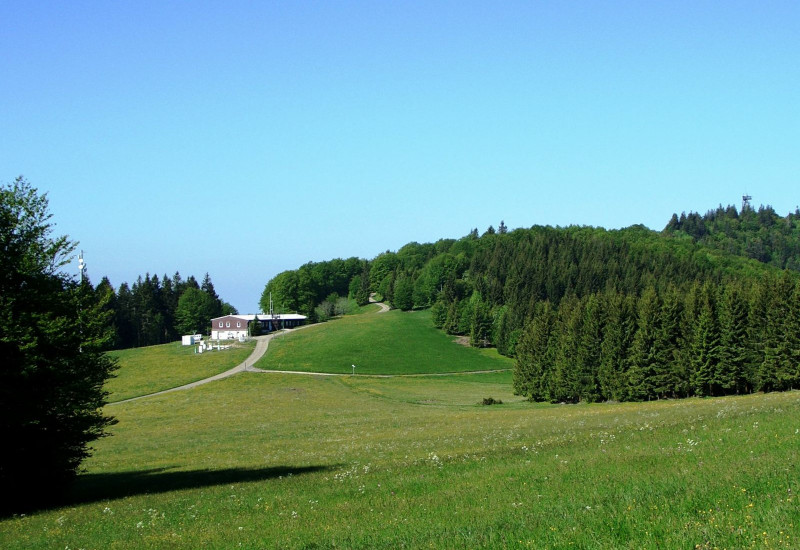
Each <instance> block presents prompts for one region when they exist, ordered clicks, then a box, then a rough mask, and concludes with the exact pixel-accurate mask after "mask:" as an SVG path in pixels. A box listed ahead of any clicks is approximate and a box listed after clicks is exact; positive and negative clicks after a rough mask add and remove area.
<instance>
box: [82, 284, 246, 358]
mask: <svg viewBox="0 0 800 550" xmlns="http://www.w3.org/2000/svg"><path fill="white" fill-rule="evenodd" d="M94 293H95V295H96V299H97V301H98V303H102V304H104V306H103V307H104V308H105V309H106V310H107V311H110V317H111V319H113V331H112V332H113V338H112V341H111V342H110V346H109V347H110V348H111V349H125V348H132V347H141V346H152V345H156V344H165V343H168V342H173V341H175V340H179V339H180V337H181V335H183V334H198V333H199V334H208V333H209V331H210V327H211V325H210V321H211V319H212V318H214V317H220V316H222V315H227V314H230V313H236V310H235V308H234V307H233V306H231V305H230V304H227V303H226V302H224V301H222V300H221V299H220V297H219V296H218V295H217V293H216V291H215V290H214V284H213V283H212V282H211V278H210V277H209V276H208V273H206V275H205V277H204V278H203V281H202V283H198V282H197V280H196V279H195V278H194V276H189V277H188V278H187V279H186V280H184V279H183V278H182V277H181V275H180V273H177V272H176V273H175V275H173V276H172V277H168V276H167V275H164V276H163V277H162V278H159V277H158V275H152V276H151V275H150V274H149V273H148V274H146V275H145V276H144V278H142V277H141V276H139V277H138V278H137V280H136V282H134V283H133V285H130V286H129V285H128V283H122V284H121V285H120V286H119V288H118V289H117V290H116V291H115V290H114V287H113V286H112V285H111V282H110V281H109V280H108V278H107V277H103V279H102V280H101V281H100V283H99V284H98V285H97V286H96V287H94Z"/></svg>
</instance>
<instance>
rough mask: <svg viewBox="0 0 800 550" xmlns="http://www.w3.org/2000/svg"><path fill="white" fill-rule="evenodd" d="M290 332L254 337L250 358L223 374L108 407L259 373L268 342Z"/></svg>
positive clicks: (114, 403)
mask: <svg viewBox="0 0 800 550" xmlns="http://www.w3.org/2000/svg"><path fill="white" fill-rule="evenodd" d="M308 326H313V325H303V326H302V327H297V328H295V329H291V330H300V329H302V328H305V327H308ZM291 330H290V329H284V330H281V331H278V332H273V333H272V334H267V335H264V336H256V337H255V340H256V347H255V349H254V350H253V353H251V354H250V356H249V357H248V358H247V359H245V360H244V362H242V363H239V364H238V365H236V366H235V367H233V368H232V369H228V370H226V371H225V372H221V373H219V374H215V375H214V376H209V377H208V378H203V379H202V380H197V381H195V382H190V383H189V384H184V385H183V386H176V387H174V388H170V389H168V390H162V391H158V392H155V393H148V394H146V395H140V396H138V397H131V398H130V399H123V400H122V401H115V402H113V403H109V405H118V404H120V403H128V402H130V401H136V400H138V399H144V398H146V397H153V396H155V395H162V394H165V393H170V392H173V391H181V390H190V389H192V388H196V387H197V386H201V385H203V384H208V383H209V382H213V381H214V380H222V379H223V378H227V377H229V376H233V375H234V374H238V373H240V372H245V371H254V372H259V371H260V370H261V369H256V368H253V365H254V364H255V363H256V361H258V360H259V359H261V358H262V357H263V356H264V354H265V353H266V352H267V348H269V342H270V340H272V339H273V338H275V337H277V336H280V335H281V334H283V333H285V332H290V331H291Z"/></svg>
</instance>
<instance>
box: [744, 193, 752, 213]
mask: <svg viewBox="0 0 800 550" xmlns="http://www.w3.org/2000/svg"><path fill="white" fill-rule="evenodd" d="M751 200H753V197H751V196H750V195H748V194H747V193H745V194H744V195H742V212H744V211H745V209H747V208H750V201H751Z"/></svg>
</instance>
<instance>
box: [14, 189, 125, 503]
mask: <svg viewBox="0 0 800 550" xmlns="http://www.w3.org/2000/svg"><path fill="white" fill-rule="evenodd" d="M50 219H51V214H50V213H49V211H48V200H47V196H46V195H41V194H39V193H38V192H37V190H36V189H35V188H33V187H31V185H30V184H29V183H28V182H27V181H26V180H24V179H23V178H21V177H20V178H17V180H16V181H14V183H13V184H10V185H6V186H3V187H2V188H0V356H2V366H0V441H2V442H3V452H2V453H0V495H2V499H3V500H2V507H3V509H4V510H5V511H9V510H18V509H24V508H25V507H26V506H34V505H39V504H42V503H44V502H45V500H47V499H48V498H52V497H55V496H57V495H58V493H59V492H60V491H61V490H63V489H64V487H65V486H66V485H67V483H68V482H69V481H70V480H71V479H72V478H73V477H74V476H75V474H76V473H77V471H78V469H79V467H80V464H81V462H82V461H83V459H85V458H86V457H87V456H88V455H89V453H90V448H89V444H90V443H91V442H92V441H94V440H96V439H97V438H99V437H102V436H104V435H106V433H107V432H106V429H107V428H108V427H109V426H110V425H111V424H112V423H113V422H114V421H113V419H112V418H111V417H109V416H106V415H104V414H103V412H102V407H103V405H104V404H105V398H106V395H107V394H106V392H105V391H104V390H103V384H104V382H105V381H106V379H107V378H108V377H109V376H111V374H112V372H113V371H114V369H115V363H114V361H113V360H112V359H111V358H110V357H109V356H107V355H106V354H104V353H103V351H102V350H103V348H104V346H105V345H106V342H107V340H108V339H109V338H110V337H111V331H110V330H109V329H110V327H111V313H110V310H109V309H108V307H107V306H108V301H109V299H110V294H109V293H108V292H107V291H106V290H103V289H100V290H99V291H97V292H95V289H93V288H92V287H91V285H90V284H88V282H78V281H76V280H74V278H72V277H70V276H68V275H66V274H65V273H64V272H63V271H62V268H63V267H64V266H65V265H66V263H67V262H68V261H69V259H70V255H71V254H72V253H73V252H74V250H75V248H76V245H75V244H74V243H72V242H71V241H70V240H69V239H68V238H67V237H66V236H53V234H52V233H53V226H52V224H51V222H50Z"/></svg>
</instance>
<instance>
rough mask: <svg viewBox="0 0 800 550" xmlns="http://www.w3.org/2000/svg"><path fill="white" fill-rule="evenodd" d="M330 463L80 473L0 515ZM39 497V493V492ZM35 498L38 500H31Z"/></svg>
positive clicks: (253, 477) (320, 469) (310, 469)
mask: <svg viewBox="0 0 800 550" xmlns="http://www.w3.org/2000/svg"><path fill="white" fill-rule="evenodd" d="M336 467H337V466H336V465H330V466H303V467H291V466H275V467H272V468H228V469H224V470H188V471H169V470H170V468H154V469H149V470H138V471H133V472H116V473H108V474H82V475H79V476H78V477H77V479H76V480H75V481H74V483H73V484H72V486H71V487H70V488H69V489H68V490H67V491H66V492H65V493H64V494H63V495H54V494H52V492H50V493H49V494H47V496H46V497H45V499H46V501H45V499H36V498H35V496H34V494H35V493H36V492H37V491H32V492H31V493H33V494H31V493H29V495H28V496H29V498H30V501H29V502H19V501H18V502H17V503H16V504H17V505H16V506H14V508H16V509H15V510H12V511H8V510H3V513H2V515H8V514H9V513H20V512H25V513H30V512H33V511H44V510H47V509H50V508H59V507H62V506H71V505H75V504H86V503H92V502H98V501H102V500H114V499H118V498H124V497H129V496H136V495H143V494H158V493H168V492H170V491H180V490H182V489H197V488H201V487H211V486H214V485H228V484H232V483H248V482H251V481H264V480H268V479H277V478H280V477H289V476H298V475H303V474H311V473H315V472H324V471H327V470H331V469H335V468H336ZM39 496H41V493H40V495H39ZM34 500H37V501H38V502H33V501H34Z"/></svg>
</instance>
